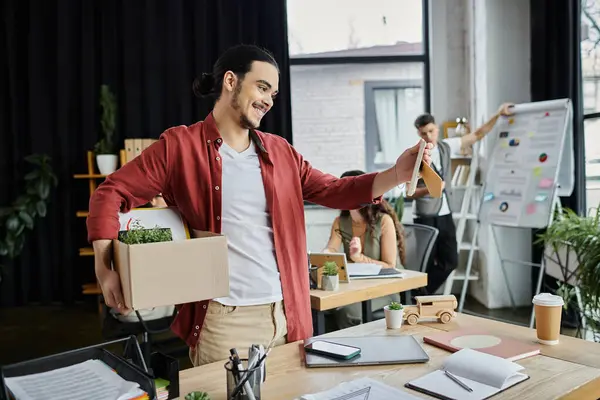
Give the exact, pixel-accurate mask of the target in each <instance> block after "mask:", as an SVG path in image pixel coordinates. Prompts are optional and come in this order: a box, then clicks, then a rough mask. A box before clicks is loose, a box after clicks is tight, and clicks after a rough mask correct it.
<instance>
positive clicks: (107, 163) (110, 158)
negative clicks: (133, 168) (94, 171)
mask: <svg viewBox="0 0 600 400" xmlns="http://www.w3.org/2000/svg"><path fill="white" fill-rule="evenodd" d="M118 163H119V157H118V156H116V155H115V154H98V155H97V156H96V164H98V170H99V171H100V173H101V174H102V175H110V174H112V173H113V172H115V171H116V170H117V165H118Z"/></svg>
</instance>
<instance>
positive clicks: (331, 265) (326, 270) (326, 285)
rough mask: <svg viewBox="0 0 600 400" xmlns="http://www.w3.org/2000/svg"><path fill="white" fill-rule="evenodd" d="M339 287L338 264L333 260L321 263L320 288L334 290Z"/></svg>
mask: <svg viewBox="0 0 600 400" xmlns="http://www.w3.org/2000/svg"><path fill="white" fill-rule="evenodd" d="M339 288H340V277H339V275H338V266H337V264H336V263H335V262H334V261H327V262H325V263H324V264H323V276H322V277H321V289H323V290H330V291H335V290H338V289H339Z"/></svg>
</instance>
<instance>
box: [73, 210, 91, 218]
mask: <svg viewBox="0 0 600 400" xmlns="http://www.w3.org/2000/svg"><path fill="white" fill-rule="evenodd" d="M89 213H90V212H89V211H77V214H76V215H77V217H79V218H87V216H88V214H89Z"/></svg>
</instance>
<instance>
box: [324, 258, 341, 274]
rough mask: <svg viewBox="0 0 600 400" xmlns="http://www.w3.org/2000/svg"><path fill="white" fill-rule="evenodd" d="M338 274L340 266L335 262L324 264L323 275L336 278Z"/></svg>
mask: <svg viewBox="0 0 600 400" xmlns="http://www.w3.org/2000/svg"><path fill="white" fill-rule="evenodd" d="M337 274H338V266H337V264H336V263H335V262H334V261H326V262H325V263H323V275H325V276H336V275H337Z"/></svg>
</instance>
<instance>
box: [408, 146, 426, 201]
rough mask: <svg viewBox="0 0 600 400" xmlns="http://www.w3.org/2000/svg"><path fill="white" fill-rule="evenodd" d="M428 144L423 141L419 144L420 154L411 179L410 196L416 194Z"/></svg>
mask: <svg viewBox="0 0 600 400" xmlns="http://www.w3.org/2000/svg"><path fill="white" fill-rule="evenodd" d="M426 145H427V143H425V141H424V140H423V139H421V142H419V154H417V162H415V168H414V169H413V173H412V177H411V179H410V185H409V187H408V193H407V195H408V196H412V195H413V194H415V190H417V182H418V180H419V171H420V170H421V163H422V162H423V154H425V146H426Z"/></svg>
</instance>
